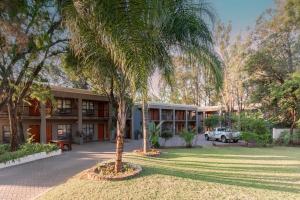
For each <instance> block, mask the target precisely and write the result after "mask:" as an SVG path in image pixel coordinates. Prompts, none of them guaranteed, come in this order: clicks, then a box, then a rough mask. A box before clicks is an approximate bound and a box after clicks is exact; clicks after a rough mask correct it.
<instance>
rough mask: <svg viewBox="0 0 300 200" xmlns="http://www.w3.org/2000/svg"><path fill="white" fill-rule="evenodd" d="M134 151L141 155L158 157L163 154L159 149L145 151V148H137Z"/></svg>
mask: <svg viewBox="0 0 300 200" xmlns="http://www.w3.org/2000/svg"><path fill="white" fill-rule="evenodd" d="M133 152H134V153H136V154H138V155H141V156H149V157H158V156H160V154H161V152H160V151H159V150H157V149H148V150H147V153H144V151H143V149H137V150H134V151H133Z"/></svg>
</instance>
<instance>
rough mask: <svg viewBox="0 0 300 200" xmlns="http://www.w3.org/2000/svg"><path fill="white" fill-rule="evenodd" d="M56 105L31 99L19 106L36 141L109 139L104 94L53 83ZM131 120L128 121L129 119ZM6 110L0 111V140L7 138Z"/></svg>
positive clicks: (52, 89) (108, 123)
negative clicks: (29, 101)
mask: <svg viewBox="0 0 300 200" xmlns="http://www.w3.org/2000/svg"><path fill="white" fill-rule="evenodd" d="M51 91H52V94H53V96H54V97H55V104H56V105H55V106H53V104H52V103H50V102H49V103H46V104H42V103H40V102H38V101H36V100H32V101H31V103H30V105H29V104H24V105H23V106H22V107H20V108H19V109H20V111H21V112H22V125H23V130H24V134H25V135H27V134H28V133H30V134H31V135H33V137H34V140H35V141H36V142H42V143H47V142H49V141H50V140H55V139H72V140H73V141H74V142H78V143H79V142H80V141H81V142H90V141H104V140H109V139H110V135H111V134H110V130H111V123H112V117H111V109H110V103H109V100H108V98H107V97H105V96H101V95H96V94H94V93H93V92H91V91H88V90H82V89H73V88H63V87H56V86H52V87H51ZM129 124H130V123H129ZM9 140H10V129H9V121H8V115H7V111H6V110H3V111H0V143H5V142H9Z"/></svg>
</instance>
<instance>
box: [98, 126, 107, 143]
mask: <svg viewBox="0 0 300 200" xmlns="http://www.w3.org/2000/svg"><path fill="white" fill-rule="evenodd" d="M104 133H105V124H98V140H99V141H103V140H104Z"/></svg>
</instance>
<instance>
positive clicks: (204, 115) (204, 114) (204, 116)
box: [202, 111, 206, 133]
mask: <svg viewBox="0 0 300 200" xmlns="http://www.w3.org/2000/svg"><path fill="white" fill-rule="evenodd" d="M205 119H206V113H205V111H203V122H202V123H203V132H204V133H205V131H206V127H205Z"/></svg>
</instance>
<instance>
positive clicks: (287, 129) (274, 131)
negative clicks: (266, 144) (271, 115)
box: [273, 128, 298, 140]
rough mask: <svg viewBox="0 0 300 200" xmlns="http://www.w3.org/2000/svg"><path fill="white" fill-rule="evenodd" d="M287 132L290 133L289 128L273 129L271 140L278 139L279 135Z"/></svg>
mask: <svg viewBox="0 0 300 200" xmlns="http://www.w3.org/2000/svg"><path fill="white" fill-rule="evenodd" d="M284 131H287V132H288V133H289V132H290V129H289V128H273V139H275V140H276V139H278V138H279V137H280V135H281V134H282V133H283V132H284ZM295 131H298V129H294V132H295Z"/></svg>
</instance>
